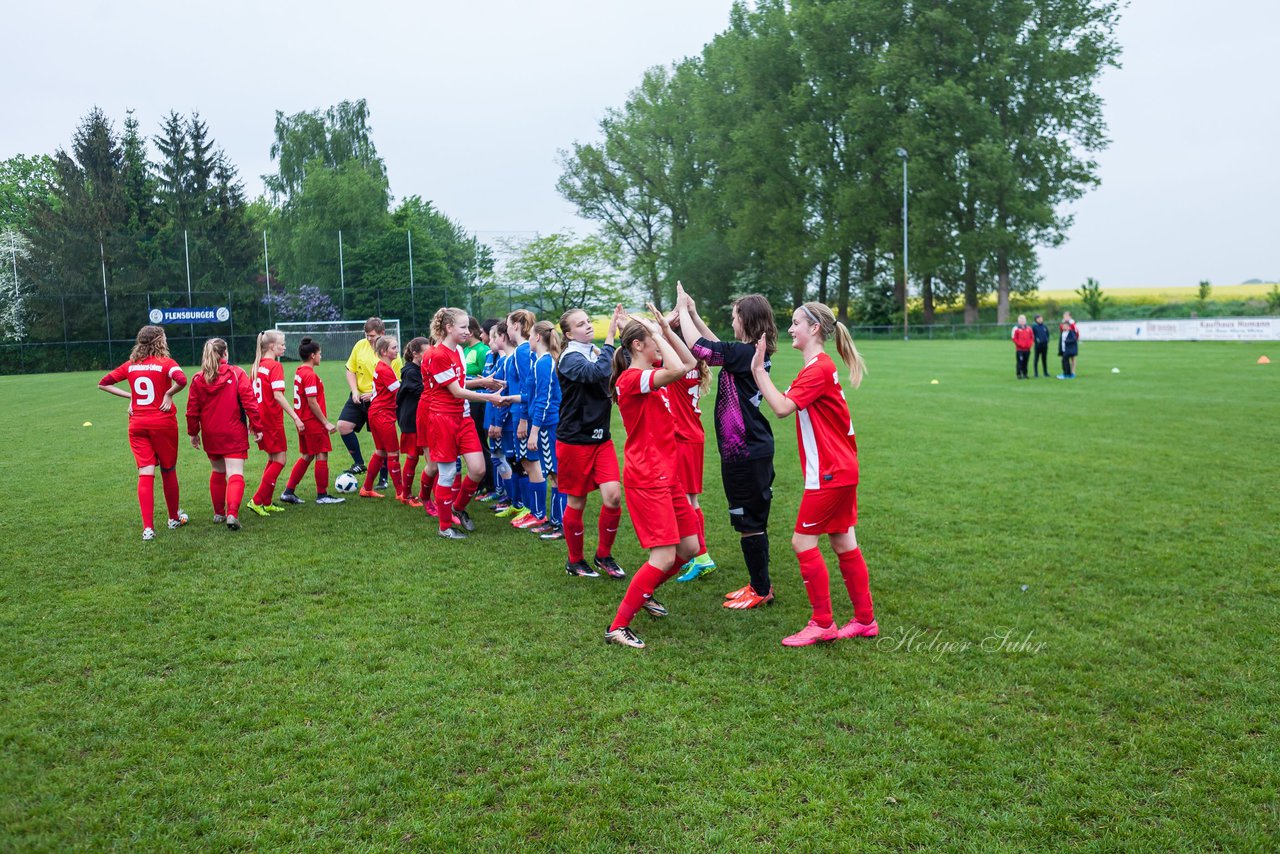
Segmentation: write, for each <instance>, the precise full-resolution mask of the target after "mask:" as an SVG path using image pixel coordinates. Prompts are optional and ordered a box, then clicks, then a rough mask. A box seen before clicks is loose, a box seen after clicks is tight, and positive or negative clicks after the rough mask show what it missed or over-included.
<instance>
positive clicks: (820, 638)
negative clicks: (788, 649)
mask: <svg viewBox="0 0 1280 854" xmlns="http://www.w3.org/2000/svg"><path fill="white" fill-rule="evenodd" d="M839 636H840V631H839V630H838V629H837V628H836V624H835V623H832V624H831V625H829V626H827V627H826V628H825V629H824V628H823V627H822V626H820V625H818V624H817V622H815V621H814V620H810V621H809V625H807V626H805V627H804V628H803V629H801V630H800V631H798V632H796V633H795V634H794V635H791V636H789V637H785V638H783V639H782V645H783V646H809V645H810V644H815V643H826V642H829V641H833V640H835V639H836V638H837V637H839Z"/></svg>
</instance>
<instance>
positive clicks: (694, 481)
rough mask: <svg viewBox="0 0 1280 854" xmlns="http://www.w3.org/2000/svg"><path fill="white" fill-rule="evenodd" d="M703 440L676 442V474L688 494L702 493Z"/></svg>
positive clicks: (704, 445)
mask: <svg viewBox="0 0 1280 854" xmlns="http://www.w3.org/2000/svg"><path fill="white" fill-rule="evenodd" d="M705 447H706V444H705V443H703V442H679V441H677V442H676V476H677V477H678V478H680V485H681V486H683V487H684V491H685V492H687V493H688V494H690V495H701V494H702V459H703V449H704V448H705Z"/></svg>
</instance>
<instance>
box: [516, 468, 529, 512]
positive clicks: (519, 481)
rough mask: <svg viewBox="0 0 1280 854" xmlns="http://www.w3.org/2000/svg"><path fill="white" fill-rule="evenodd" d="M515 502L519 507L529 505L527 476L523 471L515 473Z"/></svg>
mask: <svg viewBox="0 0 1280 854" xmlns="http://www.w3.org/2000/svg"><path fill="white" fill-rule="evenodd" d="M516 504H517V506H520V507H528V506H529V478H527V477H525V476H524V474H523V473H520V474H517V475H516Z"/></svg>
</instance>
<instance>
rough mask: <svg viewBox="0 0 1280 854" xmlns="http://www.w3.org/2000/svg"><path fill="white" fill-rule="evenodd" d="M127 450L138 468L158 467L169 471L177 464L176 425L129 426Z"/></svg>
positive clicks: (175, 423)
mask: <svg viewBox="0 0 1280 854" xmlns="http://www.w3.org/2000/svg"><path fill="white" fill-rule="evenodd" d="M129 450H131V451H133V461H134V462H136V463H137V464H138V468H142V467H143V466H154V465H158V466H160V468H164V469H171V468H173V467H174V466H175V465H177V464H178V424H177V422H176V421H175V422H174V423H173V424H163V425H161V424H157V425H154V426H147V425H146V424H130V425H129Z"/></svg>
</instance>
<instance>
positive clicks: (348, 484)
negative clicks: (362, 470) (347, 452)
mask: <svg viewBox="0 0 1280 854" xmlns="http://www.w3.org/2000/svg"><path fill="white" fill-rule="evenodd" d="M333 488H334V489H336V490H338V492H347V493H351V492H355V491H356V490H358V489H359V488H360V481H358V480H356V476H355V475H353V474H351V472H345V471H344V472H343V473H342V474H340V475H338V479H337V480H335V481H334V482H333Z"/></svg>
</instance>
